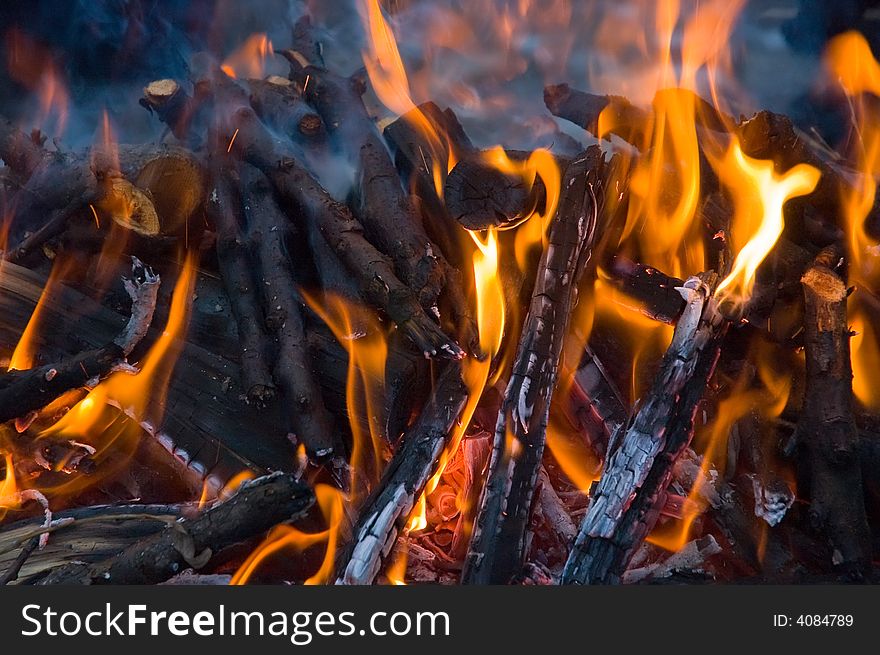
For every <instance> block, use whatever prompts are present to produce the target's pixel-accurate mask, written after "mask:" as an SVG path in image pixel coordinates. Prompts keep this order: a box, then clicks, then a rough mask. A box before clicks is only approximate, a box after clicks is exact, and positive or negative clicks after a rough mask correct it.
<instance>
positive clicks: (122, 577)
mask: <svg viewBox="0 0 880 655" xmlns="http://www.w3.org/2000/svg"><path fill="white" fill-rule="evenodd" d="M314 502H315V496H314V493H313V492H312V490H311V489H310V488H309V487H308V486H307V485H306V484H304V483H302V482H300V481H299V480H297V479H296V478H295V477H294V476H293V475H290V474H285V473H275V474H272V475H267V476H264V477H262V478H257V479H256V480H251V481H249V482H245V483H244V484H242V485H241V487H239V489H238V492H237V493H236V494H235V495H234V496H232V497H231V498H229V499H228V500H226V501H224V502H222V503H220V504H219V505H216V506H214V507H212V508H211V509H209V510H207V511H206V512H205V513H204V514H202V515H200V516H198V517H196V518H193V519H182V520H179V521H174V522H172V523H170V524H169V526H168V527H167V528H166V529H164V530H162V531H161V532H159V533H157V534H154V535H152V536H149V537H146V538H145V539H143V540H141V541H137V542H135V543H133V544H132V545H131V546H129V547H128V548H126V549H125V550H123V551H122V552H121V553H119V554H117V555H116V556H114V557H110V558H108V559H106V560H103V561H100V562H97V563H94V564H82V563H71V564H67V565H64V566H62V567H59V568H57V569H54V570H52V571H50V572H49V573H48V574H47V575H46V576H45V577H43V578H42V579H40V580H39V582H38V584H41V585H51V584H155V583H157V582H163V581H164V580H167V579H169V578H170V577H172V576H173V575H175V574H177V573H179V572H180V571H181V570H182V569H184V568H187V567H192V568H193V569H196V570H198V569H201V568H203V567H204V566H206V565H207V564H208V563H209V562H210V561H211V558H212V557H213V556H214V555H215V554H217V553H219V552H220V551H221V550H223V549H224V548H227V547H229V546H232V545H234V544H237V543H241V542H243V541H246V540H248V539H251V538H253V537H257V536H259V535H261V534H263V533H264V532H266V531H267V530H269V529H271V528H272V527H274V526H276V525H278V524H279V523H285V522H288V521H296V520H298V519H300V518H302V517H303V516H305V514H306V513H307V512H308V510H309V508H310V507H311V506H312V505H313V504H314Z"/></svg>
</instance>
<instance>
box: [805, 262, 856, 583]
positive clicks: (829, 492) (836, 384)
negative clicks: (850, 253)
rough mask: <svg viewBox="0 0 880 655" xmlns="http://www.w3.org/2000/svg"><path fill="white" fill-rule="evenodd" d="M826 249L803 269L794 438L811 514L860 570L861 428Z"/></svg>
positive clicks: (843, 562)
mask: <svg viewBox="0 0 880 655" xmlns="http://www.w3.org/2000/svg"><path fill="white" fill-rule="evenodd" d="M837 259H838V257H837V256H836V255H835V254H834V252H833V249H829V250H826V251H823V253H822V254H821V255H820V256H819V257H818V258H817V259H816V261H815V262H814V264H813V266H811V267H810V268H809V269H808V270H807V272H806V273H805V274H804V276H803V278H802V279H801V282H802V283H803V287H804V300H805V312H804V346H805V355H806V391H805V394H804V403H803V409H802V411H801V419H800V421H799V423H798V428H797V433H798V440H799V442H800V444H801V445H802V447H803V448H804V449H805V451H806V454H807V459H808V462H809V470H810V498H811V503H810V518H811V521H812V523H813V524H814V526H815V527H816V528H818V529H819V530H820V531H821V533H822V534H824V535H825V537H826V538H827V539H828V541H829V542H830V544H831V547H832V548H833V549H834V555H833V564H834V565H835V567H836V568H838V569H839V570H841V571H842V572H844V573H846V574H849V575H853V576H863V575H865V574H866V573H867V572H868V570H869V569H870V562H871V538H870V531H869V528H868V521H867V518H866V515H865V504H864V491H863V487H862V478H861V468H860V463H859V447H858V433H857V432H856V427H855V421H854V419H853V412H852V403H853V397H852V366H851V364H850V347H849V338H850V333H849V327H848V325H847V322H846V297H847V293H846V285H845V284H844V282H843V280H842V279H841V278H840V276H839V275H837V273H835V272H834V267H835V266H836V264H837Z"/></svg>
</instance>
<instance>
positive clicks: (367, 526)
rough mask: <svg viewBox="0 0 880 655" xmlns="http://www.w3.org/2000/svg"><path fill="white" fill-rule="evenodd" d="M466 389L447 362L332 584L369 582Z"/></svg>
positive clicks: (362, 514)
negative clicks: (334, 582)
mask: <svg viewBox="0 0 880 655" xmlns="http://www.w3.org/2000/svg"><path fill="white" fill-rule="evenodd" d="M466 400H467V389H466V387H465V386H464V383H463V382H462V381H461V366H460V365H459V364H457V363H455V362H453V363H450V364H447V366H446V369H445V370H444V372H443V373H442V374H441V375H440V377H439V379H438V380H437V385H436V387H435V388H434V392H433V394H432V396H431V399H430V400H429V401H428V403H427V404H426V405H425V406H424V408H423V409H422V412H421V414H420V415H419V418H418V419H417V420H416V422H415V423H414V424H413V426H412V427H411V428H409V429H408V430H407V431H406V433H405V434H404V436H403V440H402V441H401V445H400V447H399V448H398V449H397V451H396V452H395V453H394V457H392V459H391V461H390V462H389V463H388V466H387V467H386V469H385V472H384V473H383V475H382V480H381V481H380V482H379V485H378V486H377V487H376V489H375V491H374V492H373V493H372V494H370V496H369V497H368V498H367V500H366V501H364V504H363V507H362V508H361V510H360V511H359V516H358V520H357V523H356V524H355V526H354V529H353V530H352V535H353V536H352V541H351V543H350V544H349V545H348V546H347V547H346V548H345V550H344V551H343V554H342V556H341V557H340V558H339V560H338V561H339V566H338V571H339V574H338V578H337V580H336V584H347V585H350V584H357V585H361V584H371V583H372V582H373V581H374V580H375V579H376V576H377V575H378V574H379V571H381V569H382V565H383V564H384V563H385V561H386V560H387V558H388V556H389V555H390V554H391V551H392V549H393V547H394V544H395V542H396V541H397V537H398V535H399V534H400V533H401V531H402V530H403V529H404V528H405V527H406V522H407V519H408V518H409V516H410V514H411V513H412V510H413V507H414V506H415V504H416V502H417V501H418V499H419V497H420V496H421V494H422V492H423V491H424V489H425V485H426V484H427V482H428V480H429V479H430V478H431V476H432V475H433V474H434V471H435V470H436V466H437V462H438V460H439V459H440V455H441V453H442V452H443V448H444V447H445V446H446V443H447V439H448V437H449V433H450V431H451V430H452V428H453V426H454V423H455V420H456V419H457V418H458V416H459V414H460V413H461V410H462V409H463V408H464V404H465V401H466Z"/></svg>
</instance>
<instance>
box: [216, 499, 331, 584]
mask: <svg viewBox="0 0 880 655" xmlns="http://www.w3.org/2000/svg"><path fill="white" fill-rule="evenodd" d="M315 496H316V497H317V500H318V508H319V509H320V511H321V515H322V516H323V517H324V522H325V524H326V525H327V527H326V529H324V530H321V531H320V532H303V531H302V530H299V529H298V528H295V527H292V526H288V525H279V526H276V527H275V528H273V529H272V531H271V532H270V533H269V535H268V536H267V537H266V540H265V541H264V542H263V543H262V544H261V545H260V546H259V547H257V549H256V550H254V552H252V553H251V554H250V555H249V556H248V558H247V559H246V560H245V561H244V563H243V564H242V565H241V566H240V567H239V569H238V570H237V571H236V572H235V575H233V576H232V579H231V580H230V582H229V584H231V585H243V584H247V581H248V580H249V579H250V578H251V576H253V574H254V572H255V571H256V570H257V568H259V567H260V565H261V564H262V563H263V562H265V561H266V559H267V558H268V557H270V556H271V555H274V554H276V553H278V552H280V551H282V550H287V549H291V550H293V551H295V552H303V551H304V550H306V549H307V548H310V547H312V546H316V545H319V544H325V549H324V559H323V560H322V562H321V566H320V568H319V569H318V570H317V571H316V572H315V573H314V574H312V575H311V576H310V577H309V578H308V579H307V580H306V581H305V584H307V585H318V584H325V583H326V582H328V581H329V580H330V578H331V576H332V575H333V560H334V557H335V554H336V544H337V540H338V535H339V526H340V525H341V523H342V502H343V496H342V492H341V491H339V490H338V489H335V488H333V487H331V486H329V485H326V484H317V485H315Z"/></svg>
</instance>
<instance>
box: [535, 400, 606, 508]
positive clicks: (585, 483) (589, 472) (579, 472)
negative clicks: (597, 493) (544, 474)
mask: <svg viewBox="0 0 880 655" xmlns="http://www.w3.org/2000/svg"><path fill="white" fill-rule="evenodd" d="M569 432H574V430H573V429H572V428H570V427H568V426H563V424H562V420H561V419H556V417H555V416H552V415H551V417H550V423H549V424H548V425H547V448H548V449H549V450H550V453H551V454H552V455H553V459H555V460H556V462H557V463H558V464H559V468H561V469H562V472H563V473H564V474H565V477H567V478H568V479H569V480H570V481H571V482H572V484H574V486H575V487H577V488H578V490H579V491H580V492H581V493H584V494H586V493H588V492H589V491H590V487H591V486H592V485H593V482H595V481H596V480H598V479H599V474H600V466H599V464H600V463H599V462H598V461H597V460H596V456H595V455H594V454H593V452H592V450H590V448H589V447H588V446H587V445H586V444H585V443H584V442H583V440H582V439H579V438H571V437H570V436H569V435H567V434H566V433H569Z"/></svg>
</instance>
